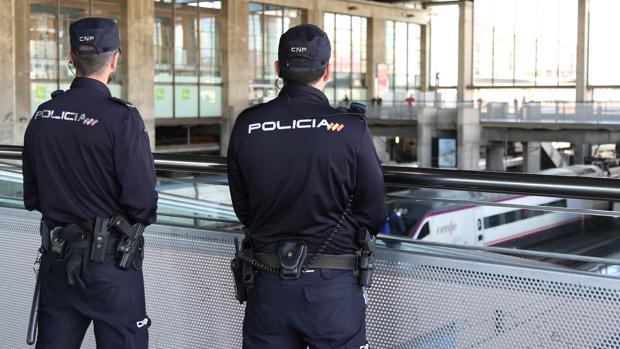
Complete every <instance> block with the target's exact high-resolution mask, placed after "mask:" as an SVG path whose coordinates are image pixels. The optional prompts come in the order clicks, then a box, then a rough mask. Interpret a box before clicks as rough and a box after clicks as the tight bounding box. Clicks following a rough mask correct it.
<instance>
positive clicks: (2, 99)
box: [0, 0, 23, 144]
mask: <svg viewBox="0 0 620 349" xmlns="http://www.w3.org/2000/svg"><path fill="white" fill-rule="evenodd" d="M14 6H15V1H14V0H5V1H0V16H2V20H0V52H2V54H0V67H2V68H0V91H2V93H0V144H16V143H17V142H16V138H18V137H16V135H15V132H14V129H15V120H16V117H15V90H16V87H15V44H14V43H15V41H14V40H15V12H14V11H15V9H14ZM22 137H23V135H22ZM20 143H21V142H20Z"/></svg>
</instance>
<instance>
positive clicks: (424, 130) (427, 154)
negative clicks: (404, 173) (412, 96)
mask: <svg viewBox="0 0 620 349" xmlns="http://www.w3.org/2000/svg"><path fill="white" fill-rule="evenodd" d="M436 115H437V109H435V108H426V107H425V108H421V109H420V111H419V113H418V137H417V139H416V149H417V150H416V152H417V157H418V166H419V167H431V163H432V154H433V129H434V128H435V116H436Z"/></svg>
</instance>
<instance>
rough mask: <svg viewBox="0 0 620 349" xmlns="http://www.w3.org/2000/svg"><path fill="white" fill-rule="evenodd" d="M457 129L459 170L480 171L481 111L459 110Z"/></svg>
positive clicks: (471, 109)
mask: <svg viewBox="0 0 620 349" xmlns="http://www.w3.org/2000/svg"><path fill="white" fill-rule="evenodd" d="M456 129H457V135H456V159H457V160H456V161H457V164H458V168H459V170H478V168H479V164H480V111H479V110H478V109H473V108H459V109H458V112H457V121H456Z"/></svg>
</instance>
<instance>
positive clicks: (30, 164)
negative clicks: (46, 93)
mask: <svg viewBox="0 0 620 349" xmlns="http://www.w3.org/2000/svg"><path fill="white" fill-rule="evenodd" d="M69 31H70V37H71V52H70V53H69V56H70V61H71V64H72V65H73V66H75V68H76V72H77V77H76V78H75V79H74V80H73V82H72V84H71V88H70V89H69V90H67V91H65V92H62V91H56V92H54V93H52V99H51V100H49V101H47V102H45V103H43V104H41V105H40V106H39V108H38V109H37V111H36V112H35V114H34V116H33V118H32V119H31V121H30V124H29V125H28V128H27V130H26V134H25V138H24V148H23V176H24V203H25V207H26V208H27V209H28V210H37V211H40V212H41V213H42V216H43V221H42V229H41V231H42V233H43V232H44V231H45V232H46V233H47V232H48V231H54V232H57V234H58V236H56V237H53V241H56V242H58V246H61V247H62V250H58V251H49V250H48V251H43V256H42V261H41V266H40V270H39V280H40V284H41V293H40V309H39V318H38V328H39V331H38V337H37V346H36V347H37V348H44V349H55V348H58V349H73V348H79V347H80V345H81V343H82V340H83V338H84V335H85V332H86V330H87V328H88V327H89V325H90V323H91V321H92V322H93V325H94V332H95V338H96V341H97V348H110V349H111V348H131V349H138V348H147V347H148V330H147V329H148V327H149V326H150V319H149V318H148V316H147V313H146V307H145V299H144V281H143V277H142V271H141V268H140V266H139V265H140V263H134V267H132V268H129V269H128V270H124V269H121V268H120V267H119V266H118V261H117V257H118V256H117V254H116V251H115V246H114V245H112V246H111V247H109V248H107V249H106V251H105V255H104V257H102V258H104V259H103V262H102V263H94V262H90V261H89V259H88V257H89V256H88V255H89V254H90V247H92V246H89V245H88V244H92V243H93V242H92V235H91V234H92V229H93V224H94V222H95V220H96V217H110V216H114V215H121V216H123V217H125V218H126V219H127V221H128V222H130V224H135V223H141V224H144V225H148V224H151V223H153V222H155V218H156V213H155V212H156V208H157V193H156V191H155V181H156V178H155V168H154V164H153V157H152V154H151V149H150V145H149V138H148V134H147V132H146V129H145V127H144V123H143V121H142V118H141V116H140V113H139V112H138V110H137V109H136V108H135V107H134V106H133V105H131V104H130V103H128V102H125V101H123V100H121V99H118V98H114V97H112V95H111V94H110V90H109V89H108V87H107V83H109V81H110V80H111V79H112V77H113V75H114V73H115V71H116V69H117V66H118V60H119V55H120V36H119V32H118V28H117V26H116V24H115V23H114V22H113V21H111V20H109V19H102V18H85V19H82V20H79V21H77V22H74V23H72V24H71V26H70V29H69ZM43 227H45V228H43ZM68 227H72V229H69V228H68ZM65 228H66V229H65ZM68 230H71V232H68ZM61 233H66V234H65V235H62V234H61ZM69 233H72V234H73V235H71V234H69ZM52 234H53V233H52ZM69 235H71V236H73V238H74V239H73V238H72V239H70V238H69V237H68V236H69ZM116 238H118V237H116ZM110 239H111V240H110V241H111V244H112V242H118V241H117V240H115V235H114V234H111V235H110ZM69 240H71V241H69ZM61 243H62V245H61ZM138 262H141V257H140V261H138ZM136 264H137V265H138V266H137V267H135V265H136Z"/></svg>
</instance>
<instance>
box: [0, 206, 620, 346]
mask: <svg viewBox="0 0 620 349" xmlns="http://www.w3.org/2000/svg"><path fill="white" fill-rule="evenodd" d="M38 219H39V216H38V214H35V213H29V212H26V211H23V210H16V209H7V208H0V265H2V268H0V280H2V282H0V300H1V302H0V348H2V349H4V348H6V349H17V348H26V344H25V334H26V328H27V321H28V320H27V319H28V313H29V307H30V302H31V294H32V289H33V286H34V273H33V272H32V262H33V260H34V258H35V251H36V249H37V247H38V244H39V241H38V236H37V234H36V230H37V227H38ZM234 236H235V235H234V234H230V233H218V232H213V231H204V230H195V229H187V228H177V227H170V226H161V225H156V226H151V227H149V229H148V231H147V246H148V249H147V254H146V260H145V280H146V292H147V303H148V311H149V315H150V316H151V318H152V320H153V325H152V327H151V329H150V334H151V340H150V344H151V348H158V349H159V348H165V349H169V348H175V349H176V348H192V349H193V348H210V349H211V348H222V349H229V348H240V347H241V344H240V343H241V325H242V319H243V311H244V308H243V306H241V305H239V304H238V303H237V302H236V301H235V300H234V298H233V288H232V285H231V283H232V278H231V276H230V273H229V260H230V257H231V254H232V251H233V238H234ZM458 256H459V257H455V256H450V253H449V251H448V252H447V251H446V250H445V249H442V250H441V253H438V250H435V249H433V248H432V247H420V248H419V250H417V251H413V252H412V251H410V252H406V251H395V250H388V249H379V251H378V257H379V260H378V270H377V273H376V275H375V283H374V286H373V287H372V288H371V289H370V292H369V299H370V301H369V304H368V324H367V325H368V336H369V340H370V341H371V344H372V347H373V348H424V349H437V348H438V349H443V348H489V349H501V348H506V349H508V348H511V349H512V348H558V349H565V348H620V280H618V279H614V278H608V277H602V276H597V275H591V274H585V273H578V272H573V271H567V270H562V269H558V268H557V267H550V266H546V265H542V264H541V265H536V264H533V263H532V262H528V263H522V262H520V261H519V260H518V259H515V258H512V257H501V256H500V257H495V256H490V255H484V256H482V255H479V254H477V253H473V252H472V253H467V252H463V251H461V252H459V254H458ZM482 257H484V258H482ZM83 348H95V345H94V341H93V337H92V333H91V332H90V331H89V334H88V335H87V338H86V340H85V342H84V345H83Z"/></svg>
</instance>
